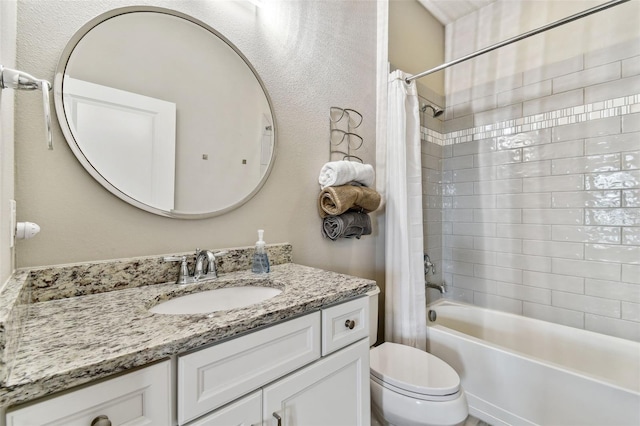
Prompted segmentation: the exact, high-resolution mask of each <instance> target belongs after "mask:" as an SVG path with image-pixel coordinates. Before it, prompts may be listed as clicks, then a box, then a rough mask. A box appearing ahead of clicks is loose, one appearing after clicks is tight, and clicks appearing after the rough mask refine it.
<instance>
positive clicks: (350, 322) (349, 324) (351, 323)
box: [344, 319, 356, 330]
mask: <svg viewBox="0 0 640 426" xmlns="http://www.w3.org/2000/svg"><path fill="white" fill-rule="evenodd" d="M344 326H345V327H347V328H348V329H349V330H353V327H355V326H356V322H355V321H354V320H349V319H348V320H346V321H345V323H344Z"/></svg>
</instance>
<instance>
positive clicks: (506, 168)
mask: <svg viewBox="0 0 640 426" xmlns="http://www.w3.org/2000/svg"><path fill="white" fill-rule="evenodd" d="M496 170H497V177H498V179H509V178H517V177H534V176H549V175H550V174H551V161H550V160H546V161H531V162H527V163H513V164H503V165H500V166H497V167H496Z"/></svg>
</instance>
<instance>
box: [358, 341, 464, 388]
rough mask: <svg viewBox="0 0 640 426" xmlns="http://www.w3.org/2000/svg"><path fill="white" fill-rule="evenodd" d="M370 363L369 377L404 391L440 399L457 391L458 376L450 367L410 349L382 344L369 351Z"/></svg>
mask: <svg viewBox="0 0 640 426" xmlns="http://www.w3.org/2000/svg"><path fill="white" fill-rule="evenodd" d="M370 363H371V364H370V365H371V374H373V375H374V376H375V377H377V378H378V379H380V380H382V381H383V382H385V383H388V384H390V385H393V386H396V387H398V388H400V389H403V390H406V391H410V392H414V393H417V394H421V395H433V396H439V395H451V394H454V393H456V392H458V391H459V390H460V377H459V376H458V373H456V371H455V370H454V369H453V368H452V367H451V366H450V365H449V364H447V363H446V362H444V361H443V360H441V359H440V358H437V357H436V356H434V355H432V354H430V353H428V352H424V351H421V350H419V349H416V348H413V347H411V346H406V345H400V344H397V343H390V342H386V343H383V344H382V345H380V346H378V347H375V348H373V349H371V352H370Z"/></svg>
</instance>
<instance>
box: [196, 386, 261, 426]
mask: <svg viewBox="0 0 640 426" xmlns="http://www.w3.org/2000/svg"><path fill="white" fill-rule="evenodd" d="M261 424H262V390H258V391H256V392H254V393H252V394H250V395H247V396H245V397H244V398H242V399H239V400H238V401H234V402H232V403H231V404H229V405H227V406H225V407H222V408H219V409H217V410H216V411H214V412H213V413H211V414H209V415H208V416H204V417H202V418H201V419H198V420H195V421H194V422H192V423H189V426H220V425H246V426H249V425H251V426H258V425H261Z"/></svg>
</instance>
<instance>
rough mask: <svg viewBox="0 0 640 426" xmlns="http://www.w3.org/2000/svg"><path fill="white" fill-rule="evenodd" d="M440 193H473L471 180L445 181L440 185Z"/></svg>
mask: <svg viewBox="0 0 640 426" xmlns="http://www.w3.org/2000/svg"><path fill="white" fill-rule="evenodd" d="M442 195H445V196H456V195H473V182H458V183H445V184H443V185H442Z"/></svg>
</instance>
